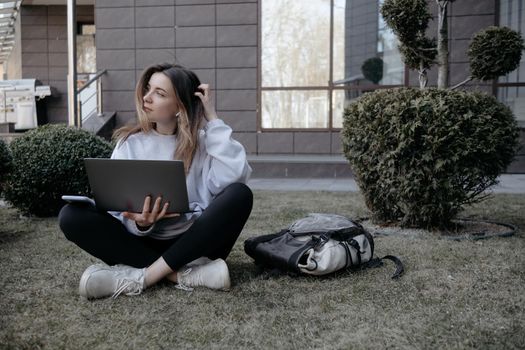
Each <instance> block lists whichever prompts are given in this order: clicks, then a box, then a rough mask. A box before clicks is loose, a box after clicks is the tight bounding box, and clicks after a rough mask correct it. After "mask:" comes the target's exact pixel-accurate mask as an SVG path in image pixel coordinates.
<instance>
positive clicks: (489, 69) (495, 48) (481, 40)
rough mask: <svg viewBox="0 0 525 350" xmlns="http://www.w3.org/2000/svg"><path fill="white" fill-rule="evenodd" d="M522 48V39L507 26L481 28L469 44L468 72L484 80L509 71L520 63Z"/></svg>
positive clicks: (524, 47) (523, 47)
mask: <svg viewBox="0 0 525 350" xmlns="http://www.w3.org/2000/svg"><path fill="white" fill-rule="evenodd" d="M523 49H525V46H524V45H523V39H522V37H521V34H520V33H518V32H516V31H514V30H512V29H510V28H507V27H488V28H486V29H483V30H482V31H480V32H479V33H477V34H476V35H474V37H473V38H472V42H471V43H470V46H469V50H468V56H469V59H470V72H471V73H470V74H471V76H472V77H474V78H476V79H479V80H484V81H486V80H492V79H496V78H497V77H499V76H502V75H505V74H507V73H510V72H512V71H513V70H515V69H516V68H518V66H519V65H520V60H521V53H522V51H523Z"/></svg>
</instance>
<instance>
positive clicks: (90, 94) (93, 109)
mask: <svg viewBox="0 0 525 350" xmlns="http://www.w3.org/2000/svg"><path fill="white" fill-rule="evenodd" d="M106 72H107V71H106V70H105V69H104V70H102V71H99V72H97V73H96V74H95V75H94V76H92V77H91V78H90V79H89V80H88V81H87V82H86V83H85V84H84V85H83V86H82V87H81V88H79V89H78V91H77V96H76V97H77V106H78V110H77V113H78V116H77V120H78V121H79V122H80V123H79V125H78V127H79V128H81V127H82V122H83V121H84V120H86V119H87V118H88V117H89V116H90V115H92V114H93V113H97V115H102V79H100V77H101V76H102V75H104V74H106ZM94 83H95V85H93V84H94Z"/></svg>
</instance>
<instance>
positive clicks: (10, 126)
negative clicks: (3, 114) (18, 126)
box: [0, 122, 15, 134]
mask: <svg viewBox="0 0 525 350" xmlns="http://www.w3.org/2000/svg"><path fill="white" fill-rule="evenodd" d="M13 132H15V123H7V122H2V123H0V133H2V134H5V133H13Z"/></svg>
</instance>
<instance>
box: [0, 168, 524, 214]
mask: <svg viewBox="0 0 525 350" xmlns="http://www.w3.org/2000/svg"><path fill="white" fill-rule="evenodd" d="M248 186H250V188H251V189H252V190H262V191H329V192H357V191H359V187H358V186H357V184H356V182H355V180H354V179H352V178H344V179H337V178H331V179H308V178H304V179H302V178H301V179H290V178H272V179H269V178H264V179H262V178H255V179H250V181H248ZM491 191H492V192H493V193H515V194H525V174H505V175H501V176H500V177H499V184H498V185H496V186H494V187H493V188H492V189H491ZM4 206H6V203H5V202H4V201H3V200H2V199H1V198H0V207H4Z"/></svg>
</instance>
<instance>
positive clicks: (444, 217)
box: [342, 88, 518, 228]
mask: <svg viewBox="0 0 525 350" xmlns="http://www.w3.org/2000/svg"><path fill="white" fill-rule="evenodd" d="M342 141H343V147H344V152H345V155H346V157H347V158H348V160H349V161H350V164H351V166H352V169H353V171H354V173H355V174H356V178H357V181H358V183H359V185H360V187H361V191H362V192H363V194H364V197H365V200H366V204H367V206H368V208H369V209H370V210H371V211H372V213H373V217H374V219H376V220H379V221H382V222H388V221H400V223H401V225H403V226H419V227H425V228H429V227H437V226H441V227H443V226H447V225H448V224H449V223H450V220H451V219H452V218H453V217H454V216H455V215H456V214H457V213H458V212H459V211H460V210H461V208H462V206H463V205H465V204H470V203H474V202H477V201H479V200H481V199H483V198H484V197H485V196H486V194H485V192H484V191H485V190H486V189H487V188H489V187H490V186H492V185H494V184H495V183H496V182H497V177H498V175H499V174H500V173H501V172H502V171H503V170H505V168H506V167H507V166H508V165H509V164H510V162H511V161H512V159H513V156H514V154H515V152H516V150H517V147H518V127H517V123H516V121H515V119H514V117H513V115H512V112H511V111H510V109H509V108H507V107H506V106H505V105H503V104H502V103H500V102H498V101H497V100H496V99H495V98H494V97H492V96H488V95H486V94H482V93H477V92H476V93H472V92H464V91H450V90H444V89H435V88H430V89H424V90H419V89H412V88H400V89H389V90H380V91H375V92H372V93H368V94H365V95H363V96H362V97H361V98H359V99H358V100H357V101H356V102H354V103H352V104H351V105H350V106H349V107H348V108H347V109H346V110H345V115H344V122H343V130H342Z"/></svg>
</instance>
